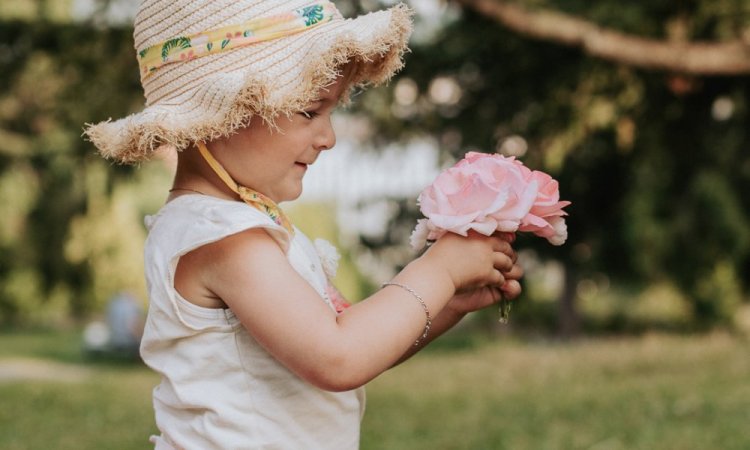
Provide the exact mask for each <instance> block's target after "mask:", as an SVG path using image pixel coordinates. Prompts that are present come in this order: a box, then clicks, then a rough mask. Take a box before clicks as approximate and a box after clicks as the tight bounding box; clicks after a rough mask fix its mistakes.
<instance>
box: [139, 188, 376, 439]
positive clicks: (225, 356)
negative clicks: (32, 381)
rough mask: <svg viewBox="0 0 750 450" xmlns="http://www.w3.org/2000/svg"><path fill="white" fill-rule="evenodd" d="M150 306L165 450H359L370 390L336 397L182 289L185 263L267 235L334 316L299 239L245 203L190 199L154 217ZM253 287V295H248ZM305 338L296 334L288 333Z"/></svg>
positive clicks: (147, 334)
mask: <svg viewBox="0 0 750 450" xmlns="http://www.w3.org/2000/svg"><path fill="white" fill-rule="evenodd" d="M146 224H147V226H148V228H149V235H148V239H147V240H146V249H145V259H146V280H147V285H148V291H149V297H150V304H149V311H148V319H147V322H146V328H145V331H144V334H143V339H142V341H141V356H142V357H143V360H144V361H145V362H146V364H148V365H149V366H150V367H151V368H152V369H154V370H155V371H157V372H158V373H160V374H161V375H162V379H161V384H159V385H158V386H157V387H156V388H155V389H154V392H153V400H154V410H155V414H156V424H157V426H158V428H159V430H160V432H161V436H154V437H152V438H151V440H152V442H153V443H154V444H155V446H156V449H171V448H185V449H202V450H205V449H294V450H297V449H326V450H330V449H356V448H358V446H359V426H360V421H361V418H362V414H363V413H364V388H359V389H357V390H354V391H348V392H339V393H336V392H328V391H324V390H321V389H318V388H316V387H315V386H313V385H311V384H309V383H307V382H306V381H304V380H302V379H300V378H299V377H297V376H296V375H294V374H293V373H292V372H290V371H289V370H288V369H287V368H286V367H285V366H283V365H282V364H280V363H279V362H278V361H277V360H276V359H274V358H273V357H272V356H271V355H270V354H269V353H268V352H266V350H265V349H263V347H261V346H260V345H259V344H258V343H257V342H256V341H255V340H254V339H253V338H252V337H251V336H250V334H249V333H248V332H247V331H246V330H245V329H244V327H243V326H242V324H241V323H240V322H239V320H238V319H237V317H235V315H234V314H233V313H232V311H231V310H229V309H211V308H203V307H200V306H197V305H195V304H193V303H190V302H188V301H187V300H185V299H184V298H183V297H181V296H180V294H178V293H177V291H176V290H175V288H174V283H173V280H174V274H175V269H176V267H177V262H178V260H179V258H180V256H182V255H184V254H186V253H188V252H190V251H191V250H194V249H195V248H198V247H200V246H202V245H205V244H208V243H210V242H215V241H218V240H220V239H222V238H225V237H227V236H229V235H232V234H235V233H238V232H240V231H243V230H247V229H249V228H257V227H262V228H264V229H265V230H266V231H267V232H268V234H269V235H271V236H272V237H273V238H274V239H275V240H276V241H277V242H278V243H279V245H280V246H281V248H282V249H283V250H284V252H285V253H286V255H287V258H288V259H289V262H290V263H291V265H292V266H293V267H294V269H295V270H296V271H297V272H298V273H299V274H300V275H301V276H302V277H303V278H304V279H305V280H307V281H308V282H309V283H310V285H311V286H312V287H313V288H315V290H316V291H317V292H318V293H319V294H320V296H321V300H320V301H325V302H326V303H328V304H329V305H330V306H331V307H332V308H333V306H332V305H331V301H330V300H329V299H328V298H327V295H326V292H325V288H326V285H327V279H326V276H325V274H324V272H323V268H322V267H321V260H320V257H319V256H318V255H317V253H316V252H315V248H314V247H313V245H312V244H311V243H310V241H309V240H308V239H307V237H305V235H304V234H302V232H301V231H299V230H296V233H295V236H294V238H293V239H292V240H291V242H290V239H289V235H288V233H287V232H286V231H285V230H284V229H283V228H281V227H280V226H278V225H276V224H275V223H274V222H273V221H272V220H271V218H270V217H268V216H267V215H265V214H263V213H261V212H260V211H258V210H256V209H255V208H253V207H251V206H248V205H246V204H244V203H242V202H238V201H227V200H222V199H217V198H214V197H209V196H203V195H184V196H181V197H178V198H176V199H174V200H172V201H171V202H169V203H167V204H166V205H165V206H164V207H162V209H161V210H160V211H159V212H158V213H157V214H156V215H155V216H151V217H147V218H146ZM249 289H252V286H248V290H249ZM288 332H289V333H296V332H297V330H291V329H290V330H288Z"/></svg>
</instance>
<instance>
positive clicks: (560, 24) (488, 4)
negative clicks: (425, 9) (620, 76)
mask: <svg viewBox="0 0 750 450" xmlns="http://www.w3.org/2000/svg"><path fill="white" fill-rule="evenodd" d="M454 1H455V2H457V3H459V4H461V5H463V6H465V7H468V8H471V9H474V10H475V11H477V12H479V13H480V14H482V15H484V16H487V17H490V18H492V19H494V20H496V21H498V22H500V23H501V24H502V25H504V26H506V27H508V28H510V29H511V30H513V31H515V32H517V33H520V34H522V35H525V36H529V37H532V38H536V39H541V40H545V41H552V42H556V43H559V44H563V45H567V46H570V47H580V48H581V49H583V51H584V52H586V53H587V54H589V55H591V56H595V57H598V58H602V59H606V60H609V61H613V62H618V63H622V64H626V65H629V66H634V67H641V68H644V69H658V70H665V71H668V72H678V73H684V74H690V75H745V74H749V73H750V45H748V43H747V42H745V41H743V40H742V39H735V40H731V41H725V42H679V41H660V40H656V39H646V38H642V37H638V36H633V35H629V34H625V33H622V32H619V31H614V30H609V29H606V28H601V27H599V26H598V25H596V24H594V23H592V22H589V21H587V20H583V19H580V18H577V17H573V16H571V15H568V14H563V13H559V12H553V11H544V10H541V11H529V10H527V9H525V8H523V7H521V6H518V5H513V4H509V3H508V2H506V1H504V0H454Z"/></svg>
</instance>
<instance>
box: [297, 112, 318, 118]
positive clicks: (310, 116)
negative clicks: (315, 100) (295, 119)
mask: <svg viewBox="0 0 750 450" xmlns="http://www.w3.org/2000/svg"><path fill="white" fill-rule="evenodd" d="M300 114H302V115H303V116H305V118H306V119H308V120H312V119H314V118H315V117H317V116H318V113H316V112H315V111H302V112H300Z"/></svg>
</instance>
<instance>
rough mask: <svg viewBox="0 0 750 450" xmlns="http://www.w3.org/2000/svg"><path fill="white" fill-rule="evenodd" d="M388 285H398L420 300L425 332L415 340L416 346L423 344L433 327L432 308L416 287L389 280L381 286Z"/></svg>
mask: <svg viewBox="0 0 750 450" xmlns="http://www.w3.org/2000/svg"><path fill="white" fill-rule="evenodd" d="M386 286H398V287H400V288H401V289H404V290H405V291H406V292H408V293H410V294H411V295H413V296H414V298H416V299H417V300H418V301H419V303H420V304H421V305H422V308H423V309H424V315H425V319H426V320H425V325H424V332H423V333H422V335H421V336H419V337H418V338H417V340H416V341H414V346H415V347H418V346H419V344H421V343H422V341H423V340H424V339H425V338H426V337H427V334H428V333H429V332H430V327H432V316H430V310H429V309H428V308H427V303H425V302H424V299H423V298H422V296H421V295H419V294H417V292H416V291H415V290H414V289H412V288H410V287H409V286H407V285H405V284H401V283H395V282H393V281H388V282H385V283H383V284H382V286H381V287H386Z"/></svg>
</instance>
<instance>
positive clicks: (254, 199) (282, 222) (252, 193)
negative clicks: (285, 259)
mask: <svg viewBox="0 0 750 450" xmlns="http://www.w3.org/2000/svg"><path fill="white" fill-rule="evenodd" d="M196 146H197V147H198V151H199V152H200V154H201V156H202V157H203V159H204V160H205V161H206V163H208V165H209V167H211V170H213V171H214V173H215V174H216V175H217V176H218V177H219V178H220V179H221V181H223V182H224V184H226V185H227V187H228V188H229V189H231V190H232V192H234V193H236V194H237V195H239V196H240V199H242V201H243V202H245V203H247V204H248V205H250V206H252V207H253V208H255V209H257V210H259V211H261V212H263V213H265V214H267V215H268V216H269V217H270V218H271V219H272V220H273V221H274V223H276V225H279V226H281V227H283V228H284V229H285V230H286V231H287V232H288V233H289V235H291V236H294V226H292V222H291V221H290V220H289V217H287V215H286V214H284V211H282V210H281V208H279V205H277V204H276V202H274V201H273V200H271V199H270V198H268V197H267V196H265V195H263V194H261V193H260V192H258V191H256V190H253V189H250V188H248V187H245V186H241V185H239V184H237V182H236V181H234V179H232V176H231V175H229V172H227V170H226V169H225V168H224V166H222V165H221V163H220V162H219V161H217V160H216V158H214V155H212V154H211V152H210V151H209V150H208V147H206V144H205V143H203V142H197V143H196Z"/></svg>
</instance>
